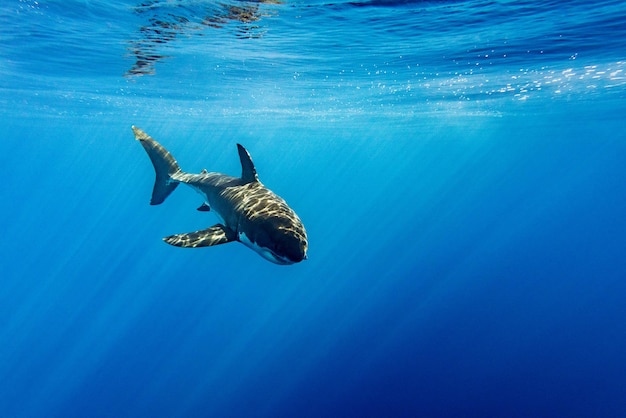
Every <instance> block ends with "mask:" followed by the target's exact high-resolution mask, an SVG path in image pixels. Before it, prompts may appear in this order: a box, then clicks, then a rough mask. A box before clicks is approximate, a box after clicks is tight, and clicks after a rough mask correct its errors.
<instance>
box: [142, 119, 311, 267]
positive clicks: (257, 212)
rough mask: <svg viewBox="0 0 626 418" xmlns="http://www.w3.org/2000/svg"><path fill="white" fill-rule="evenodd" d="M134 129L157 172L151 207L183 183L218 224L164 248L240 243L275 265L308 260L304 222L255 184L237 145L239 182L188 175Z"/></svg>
mask: <svg viewBox="0 0 626 418" xmlns="http://www.w3.org/2000/svg"><path fill="white" fill-rule="evenodd" d="M132 129H133V132H134V134H135V139H136V140H138V141H139V142H140V143H141V145H142V146H143V148H144V149H145V150H146V152H147V153H148V156H149V157H150V160H151V161H152V165H153V166H154V171H155V172H156V180H155V182H154V188H153V190H152V199H151V200H150V204H151V205H159V204H161V203H163V201H164V200H165V199H166V198H167V197H168V196H169V195H170V193H172V192H173V191H174V189H175V188H176V187H177V186H178V185H179V184H180V183H184V184H186V185H188V186H190V187H192V188H193V189H195V190H196V191H197V192H199V193H200V194H201V195H202V196H203V198H204V202H203V203H202V205H201V206H200V207H199V208H198V210H200V211H209V210H210V211H212V212H214V213H215V214H216V215H217V216H218V217H219V218H220V220H221V222H220V223H218V224H216V225H213V226H211V227H210V228H206V229H202V230H199V231H195V232H189V233H185V234H175V235H171V236H168V237H165V238H163V240H164V241H165V242H166V243H168V244H171V245H174V246H177V247H187V248H190V247H191V248H195V247H209V246H213V245H219V244H225V243H227V242H232V241H239V242H241V243H243V244H245V245H246V246H248V247H250V248H251V249H253V250H254V251H256V252H257V253H259V254H260V255H261V256H262V257H263V258H265V259H267V260H269V261H271V262H273V263H276V264H294V263H298V262H300V261H302V260H305V259H306V258H307V255H306V252H307V248H308V241H307V235H306V230H305V229H304V225H303V224H302V221H301V220H300V218H299V217H298V215H296V213H295V212H294V211H293V210H292V209H291V208H290V207H289V206H288V205H287V203H286V202H285V201H284V200H283V199H282V198H281V197H279V196H278V195H276V194H274V193H273V192H272V191H271V190H269V189H268V188H266V187H265V186H264V185H263V184H262V183H261V182H260V181H259V178H258V176H257V172H256V168H255V167H254V164H253V163H252V158H251V157H250V154H249V153H248V151H247V150H246V149H245V148H244V147H243V146H242V145H240V144H237V150H238V151H239V159H240V160H241V177H232V176H227V175H225V174H220V173H209V172H208V171H206V170H202V172H201V173H200V174H190V173H186V172H184V171H182V170H181V169H180V167H179V166H178V163H177V162H176V160H175V159H174V157H173V156H172V154H170V153H169V152H168V151H167V150H166V149H165V148H164V147H163V146H162V145H161V144H159V143H158V142H157V141H155V140H154V139H152V138H151V137H150V136H149V135H148V134H146V133H145V132H144V131H142V130H141V129H139V128H137V127H135V126H133V127H132Z"/></svg>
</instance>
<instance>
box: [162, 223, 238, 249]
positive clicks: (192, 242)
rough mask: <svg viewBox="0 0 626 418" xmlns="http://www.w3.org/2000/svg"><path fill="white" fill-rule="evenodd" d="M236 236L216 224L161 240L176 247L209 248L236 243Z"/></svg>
mask: <svg viewBox="0 0 626 418" xmlns="http://www.w3.org/2000/svg"><path fill="white" fill-rule="evenodd" d="M236 239H237V236H236V234H235V233H234V232H233V231H231V230H230V229H228V228H226V227H225V226H224V225H221V224H217V225H213V226H212V227H210V228H207V229H202V230H200V231H195V232H189V233H186V234H176V235H170V236H169V237H165V238H163V241H165V242H167V243H168V244H170V245H174V246H176V247H185V248H195V247H210V246H212V245H219V244H225V243H227V242H231V241H236Z"/></svg>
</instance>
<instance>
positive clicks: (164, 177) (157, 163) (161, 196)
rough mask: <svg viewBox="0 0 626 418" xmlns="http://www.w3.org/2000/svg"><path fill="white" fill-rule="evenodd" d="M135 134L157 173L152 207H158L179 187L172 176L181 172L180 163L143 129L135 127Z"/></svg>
mask: <svg viewBox="0 0 626 418" xmlns="http://www.w3.org/2000/svg"><path fill="white" fill-rule="evenodd" d="M132 128H133V133H134V134H135V139H136V140H137V141H139V142H141V145H142V146H143V148H144V149H145V150H146V152H147V153H148V156H149V157H150V161H152V165H153V166H154V171H155V172H156V180H155V182H154V189H153V190H152V199H151V200H150V204H151V205H158V204H160V203H163V201H164V200H165V198H167V196H169V195H170V193H172V192H173V191H174V189H175V188H176V186H178V182H177V181H175V180H172V178H171V176H172V174H174V173H177V172H179V171H180V167H179V166H178V163H177V162H176V160H175V159H174V157H173V156H172V154H170V153H169V152H168V151H167V150H166V149H165V148H164V147H163V146H162V145H161V144H159V143H158V142H156V141H155V140H154V139H152V138H151V137H150V136H149V135H148V134H146V133H145V132H144V131H142V130H141V129H139V128H137V127H135V126H133V127H132Z"/></svg>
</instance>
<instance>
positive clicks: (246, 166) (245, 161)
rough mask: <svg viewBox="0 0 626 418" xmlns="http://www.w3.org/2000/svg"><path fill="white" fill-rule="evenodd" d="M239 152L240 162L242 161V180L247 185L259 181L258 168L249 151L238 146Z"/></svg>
mask: <svg viewBox="0 0 626 418" xmlns="http://www.w3.org/2000/svg"><path fill="white" fill-rule="evenodd" d="M237 151H239V160H241V179H242V180H243V181H244V182H246V183H252V182H255V181H259V177H258V176H257V174H256V168H254V163H253V162H252V158H251V157H250V154H249V153H248V151H246V149H245V148H244V147H243V145H241V144H237Z"/></svg>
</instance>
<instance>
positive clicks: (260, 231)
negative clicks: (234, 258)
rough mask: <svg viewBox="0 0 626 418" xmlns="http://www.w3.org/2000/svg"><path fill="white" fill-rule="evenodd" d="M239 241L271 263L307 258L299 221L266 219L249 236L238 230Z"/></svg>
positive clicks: (306, 243)
mask: <svg viewBox="0 0 626 418" xmlns="http://www.w3.org/2000/svg"><path fill="white" fill-rule="evenodd" d="M239 241H241V242H242V243H244V244H245V245H246V246H248V247H250V248H251V249H253V250H254V251H256V252H257V253H259V254H260V255H261V257H263V258H265V259H266V260H269V261H271V262H272V263H276V264H283V265H285V264H295V263H299V262H300V261H302V260H306V258H307V255H306V252H307V249H308V242H307V237H306V232H305V230H304V226H302V224H301V223H300V222H298V223H295V224H293V223H291V224H285V223H284V222H282V220H281V219H276V218H275V219H271V218H270V219H266V220H264V221H263V223H262V224H260V225H259V224H257V225H256V228H255V230H254V232H253V233H251V234H250V236H248V235H246V233H245V232H239Z"/></svg>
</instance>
